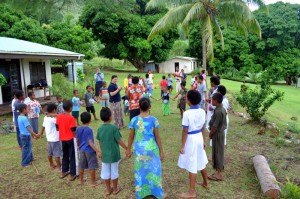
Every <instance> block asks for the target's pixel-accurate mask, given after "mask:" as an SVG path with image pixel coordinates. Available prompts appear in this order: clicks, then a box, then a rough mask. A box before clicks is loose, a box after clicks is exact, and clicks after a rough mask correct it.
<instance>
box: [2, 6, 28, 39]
mask: <svg viewBox="0 0 300 199" xmlns="http://www.w3.org/2000/svg"><path fill="white" fill-rule="evenodd" d="M0 13H1V15H0V34H1V35H2V36H4V33H5V32H6V31H8V30H9V29H10V28H11V27H12V26H13V25H14V24H15V23H16V22H18V21H20V20H22V19H25V18H26V17H25V15H24V14H23V13H22V12H16V11H15V10H14V9H13V8H12V7H10V6H8V5H6V4H0Z"/></svg>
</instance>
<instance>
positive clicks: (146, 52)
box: [80, 0, 178, 71]
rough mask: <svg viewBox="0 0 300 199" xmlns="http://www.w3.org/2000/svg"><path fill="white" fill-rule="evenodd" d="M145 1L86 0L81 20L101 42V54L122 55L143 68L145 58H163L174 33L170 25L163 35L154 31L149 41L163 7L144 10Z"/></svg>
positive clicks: (121, 57)
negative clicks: (102, 45)
mask: <svg viewBox="0 0 300 199" xmlns="http://www.w3.org/2000/svg"><path fill="white" fill-rule="evenodd" d="M147 2H148V1H143V0H137V1H131V0H124V1H117V0H101V1H100V2H99V1H92V0H91V1H90V2H87V3H86V5H85V7H84V9H83V13H82V16H81V17H80V22H81V24H82V25H83V26H84V27H86V28H91V30H92V31H93V33H94V36H95V37H96V39H99V40H100V41H101V43H103V44H104V45H105V48H104V49H103V50H102V51H101V54H102V55H104V56H105V57H107V58H110V59H112V58H117V59H126V60H128V61H129V62H130V63H132V64H133V65H134V66H135V67H136V68H137V69H139V70H140V71H143V69H144V67H145V65H146V63H147V62H148V61H149V60H154V61H158V62H159V61H164V60H165V59H167V58H168V54H169V50H170V49H171V48H172V45H173V42H174V41H175V39H176V37H178V33H177V30H176V29H174V30H172V31H170V32H169V33H168V34H166V35H158V36H157V37H154V38H153V40H151V41H150V42H149V41H147V37H148V34H149V33H150V31H151V27H152V26H153V25H154V24H155V22H156V21H157V20H158V19H159V18H160V17H161V16H162V15H163V14H164V11H163V10H152V11H151V12H146V11H145V5H146V3H147Z"/></svg>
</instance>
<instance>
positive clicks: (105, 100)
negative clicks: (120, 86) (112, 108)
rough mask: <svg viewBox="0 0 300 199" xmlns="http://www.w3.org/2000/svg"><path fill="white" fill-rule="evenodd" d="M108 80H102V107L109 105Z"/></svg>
mask: <svg viewBox="0 0 300 199" xmlns="http://www.w3.org/2000/svg"><path fill="white" fill-rule="evenodd" d="M106 85H107V84H106V82H105V81H103V82H102V88H100V99H101V103H102V108H104V107H108V99H109V94H108V89H107V86H106Z"/></svg>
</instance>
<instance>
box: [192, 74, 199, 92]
mask: <svg viewBox="0 0 300 199" xmlns="http://www.w3.org/2000/svg"><path fill="white" fill-rule="evenodd" d="M197 86H198V76H196V77H195V81H194V84H193V85H192V90H197Z"/></svg>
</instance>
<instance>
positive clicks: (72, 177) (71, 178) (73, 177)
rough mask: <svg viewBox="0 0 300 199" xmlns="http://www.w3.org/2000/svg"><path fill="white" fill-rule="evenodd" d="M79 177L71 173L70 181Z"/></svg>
mask: <svg viewBox="0 0 300 199" xmlns="http://www.w3.org/2000/svg"><path fill="white" fill-rule="evenodd" d="M76 178H77V176H76V175H74V176H73V175H70V177H69V179H68V180H69V181H74V180H75V179H76Z"/></svg>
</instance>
